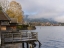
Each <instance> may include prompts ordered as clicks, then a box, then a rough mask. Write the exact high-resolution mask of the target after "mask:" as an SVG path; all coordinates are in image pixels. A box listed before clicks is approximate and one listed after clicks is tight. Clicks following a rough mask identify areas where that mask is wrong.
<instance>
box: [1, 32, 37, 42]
mask: <svg viewBox="0 0 64 48" xmlns="http://www.w3.org/2000/svg"><path fill="white" fill-rule="evenodd" d="M2 35H3V36H2V38H3V39H4V40H9V41H13V40H21V41H22V40H30V39H35V40H37V39H38V33H37V32H5V33H2Z"/></svg>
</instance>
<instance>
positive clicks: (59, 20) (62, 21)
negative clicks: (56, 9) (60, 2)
mask: <svg viewBox="0 0 64 48" xmlns="http://www.w3.org/2000/svg"><path fill="white" fill-rule="evenodd" d="M55 21H57V22H61V23H64V15H63V16H59V17H56V18H55Z"/></svg>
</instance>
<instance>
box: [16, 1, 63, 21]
mask: <svg viewBox="0 0 64 48" xmlns="http://www.w3.org/2000/svg"><path fill="white" fill-rule="evenodd" d="M16 1H17V2H19V3H20V4H21V6H22V10H23V11H24V14H25V15H29V18H52V19H54V20H55V21H58V22H64V0H16Z"/></svg>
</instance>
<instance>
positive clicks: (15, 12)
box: [6, 1, 23, 23]
mask: <svg viewBox="0 0 64 48" xmlns="http://www.w3.org/2000/svg"><path fill="white" fill-rule="evenodd" d="M12 3H13V4H12ZM13 5H14V6H13ZM6 13H7V14H8V15H9V17H10V18H17V20H18V23H22V22H23V12H22V8H21V6H20V5H19V3H17V2H14V1H12V2H11V3H10V7H9V9H8V10H7V11H6Z"/></svg>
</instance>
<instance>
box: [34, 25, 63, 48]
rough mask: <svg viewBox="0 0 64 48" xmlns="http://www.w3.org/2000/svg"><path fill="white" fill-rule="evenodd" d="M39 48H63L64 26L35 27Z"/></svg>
mask: <svg viewBox="0 0 64 48" xmlns="http://www.w3.org/2000/svg"><path fill="white" fill-rule="evenodd" d="M34 31H35V32H38V39H39V41H40V42H41V43H42V45H41V48H64V26H36V30H34Z"/></svg>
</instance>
